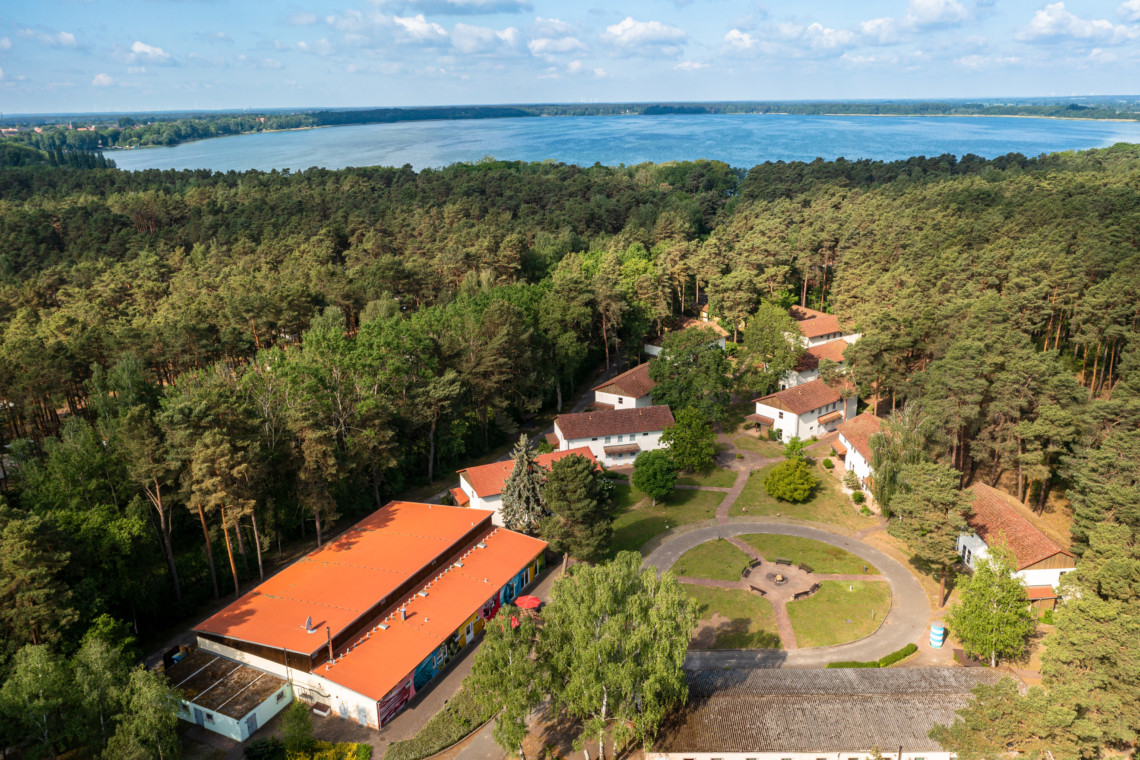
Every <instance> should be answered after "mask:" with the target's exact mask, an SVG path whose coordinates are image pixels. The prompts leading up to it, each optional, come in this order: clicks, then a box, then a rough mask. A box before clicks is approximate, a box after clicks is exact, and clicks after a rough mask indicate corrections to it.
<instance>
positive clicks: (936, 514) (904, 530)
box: [887, 462, 973, 604]
mask: <svg viewBox="0 0 1140 760" xmlns="http://www.w3.org/2000/svg"><path fill="white" fill-rule="evenodd" d="M961 477H962V476H961V473H959V472H958V471H957V470H955V469H953V468H951V467H947V466H946V465H944V464H935V463H933V462H923V463H920V464H908V465H904V466H903V467H902V468H901V469H900V470H899V480H898V483H899V490H898V492H897V493H896V494H895V495H894V497H893V498H892V500H891V506H892V509H891V511H892V513H893V515H894V517H893V518H892V519H891V521H890V524H889V525H888V526H887V532H888V533H890V534H891V535H892V536H894V537H895V538H899V539H902V540H903V541H905V542H906V544H907V546H909V547H910V549H911V551H913V552H914V559H915V560H916V561H917V562H919V563H920V565H922V566H925V567H927V568H929V569H930V570H931V571H933V572H935V573H937V574H938V578H939V589H938V599H939V602H940V603H941V604H945V603H946V602H945V599H946V576H947V574H948V573H949V572H950V570H951V568H953V567H954V565H955V564H956V563H957V562H958V536H959V535H960V534H961V533H962V532H963V531H964V530H965V529H966V516H967V515H968V514H969V513H970V502H971V501H972V500H973V493H972V492H969V491H960V490H958V482H959V480H961Z"/></svg>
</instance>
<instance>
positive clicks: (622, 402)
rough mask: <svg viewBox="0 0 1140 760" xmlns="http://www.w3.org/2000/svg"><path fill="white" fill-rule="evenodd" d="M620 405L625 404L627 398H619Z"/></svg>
mask: <svg viewBox="0 0 1140 760" xmlns="http://www.w3.org/2000/svg"><path fill="white" fill-rule="evenodd" d="M618 403H619V404H624V403H625V397H624V396H618Z"/></svg>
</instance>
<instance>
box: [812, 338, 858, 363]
mask: <svg viewBox="0 0 1140 760" xmlns="http://www.w3.org/2000/svg"><path fill="white" fill-rule="evenodd" d="M849 345H851V344H850V343H848V342H847V341H845V340H843V338H836V339H835V340H829V341H827V342H826V343H820V344H819V345H818V346H812V347H810V348H809V349H808V350H807V352H806V353H807V354H810V355H811V356H813V357H815V360H816V361H817V362H819V361H822V360H823V359H830V360H831V361H833V362H836V363H838V362H841V361H843V352H844V351H846V350H847V347H848V346H849Z"/></svg>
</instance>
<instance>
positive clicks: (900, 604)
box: [643, 518, 931, 669]
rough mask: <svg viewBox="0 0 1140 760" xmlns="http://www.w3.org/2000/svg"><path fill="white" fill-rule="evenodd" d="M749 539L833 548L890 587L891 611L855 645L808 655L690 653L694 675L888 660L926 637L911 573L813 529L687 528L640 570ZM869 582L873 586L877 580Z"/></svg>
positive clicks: (921, 599)
mask: <svg viewBox="0 0 1140 760" xmlns="http://www.w3.org/2000/svg"><path fill="white" fill-rule="evenodd" d="M748 533H774V534H777V535H782V536H797V537H799V538H807V539H811V540H813V541H819V542H820V543H824V544H830V545H832V546H837V547H839V548H840V549H844V550H845V551H848V552H850V553H852V554H854V555H856V556H857V557H860V558H862V559H865V560H867V561H868V562H869V563H871V564H872V565H874V566H875V567H877V568H879V572H880V574H881V576H882V579H883V580H886V581H887V582H888V583H889V584H890V586H891V596H892V601H891V610H890V612H889V613H888V614H887V617H886V619H885V620H884V621H883V624H882V625H880V626H879V629H878V630H877V631H875V632H874V633H872V634H871V635H869V636H866V637H864V638H862V639H859V640H858V641H852V642H849V643H847V644H838V645H836V646H830V647H813V648H811V649H792V650H784V649H721V650H701V651H691V652H689V654H688V657H687V658H686V660H685V667H687V668H694V669H698V668H699V669H704V668H726V667H737V668H739V667H752V668H818V667H823V666H824V665H827V664H828V663H830V662H839V661H844V660H861V661H870V660H877V659H879V658H880V657H882V656H883V655H887V654H890V653H891V652H894V651H896V650H898V649H901V648H903V647H904V646H906V645H907V644H910V643H912V642H915V641H917V640H918V639H919V638H920V637H921V636H922V635H923V634H924V633H925V632H926V622H927V621H928V620H929V619H930V612H931V610H930V603H929V602H928V601H927V598H926V592H924V591H923V590H922V586H920V585H919V583H918V581H917V580H916V579H915V578H914V576H913V575H911V574H910V571H908V570H907V569H906V568H905V567H903V566H902V565H900V564H899V563H898V562H896V561H895V560H893V559H891V558H890V557H888V556H887V555H886V554H883V553H882V552H881V551H879V550H878V549H875V548H874V547H872V546H868V545H867V544H865V543H863V542H862V541H858V540H856V539H854V538H850V537H848V536H842V535H839V534H836V533H830V532H828V531H825V530H820V529H818V528H809V527H807V526H804V525H790V524H788V523H784V522H779V523H777V522H768V521H765V520H762V519H757V520H755V521H752V520H748V521H742V520H739V518H738V519H737V520H736V521H734V522H731V523H720V524H714V525H707V526H705V527H701V528H696V529H691V528H688V527H686V528H683V529H679V532H675V534H674V535H672V536H670V537H668V538H666V539H665V540H664V541H663V542H662V543H661V544H659V545H658V546H657V548H655V549H654V550H653V551H652V552H650V553H649V556H647V557H646V558H645V560H644V562H643V566H644V567H654V568H656V569H657V571H658V572H659V573H660V572H664V571H666V570H668V569H669V568H671V567H673V565H674V564H675V563H676V562H677V560H678V559H680V557H681V555H682V554H684V553H685V552H687V551H689V550H690V549H693V548H695V547H697V546H699V545H701V544H703V543H706V542H708V541H713V540H716V539H718V538H724V539H728V540H730V541H733V538H734V537H735V536H740V535H743V534H748ZM733 543H736V541H733ZM859 579H860V580H868V579H871V578H869V577H868V576H859ZM873 579H874V580H878V579H879V578H873ZM785 617H786V616H785ZM778 622H779V621H778ZM789 630H790V626H789ZM784 633H785V632H784V630H783V628H782V626H781V630H780V635H781V638H783V636H784ZM784 640H785V641H792V642H794V641H795V639H794V635H793V636H792V638H790V639H784Z"/></svg>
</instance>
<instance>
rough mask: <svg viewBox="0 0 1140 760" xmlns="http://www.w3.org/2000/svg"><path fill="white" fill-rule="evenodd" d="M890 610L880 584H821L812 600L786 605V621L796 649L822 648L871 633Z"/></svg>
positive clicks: (885, 590) (888, 596) (885, 587)
mask: <svg viewBox="0 0 1140 760" xmlns="http://www.w3.org/2000/svg"><path fill="white" fill-rule="evenodd" d="M849 587H850V588H851V589H852V590H850V591H848V588H849ZM890 606H891V589H890V586H888V585H887V584H886V583H885V582H883V581H853V582H850V583H849V582H847V581H822V582H821V583H820V584H819V591H817V592H815V594H813V595H812V596H809V597H808V598H807V599H804V600H802V601H799V602H789V603H788V617H789V618H791V620H792V628H793V629H794V630H795V632H796V643H797V644H798V645H799V646H801V647H823V646H831V645H833V644H844V643H846V642H848V641H854V640H855V639H861V638H863V637H864V636H866V635H868V634H871V633H874V632H875V630H876V629H877V628H878V627H879V624H880V623H882V622H883V617H884V616H885V615H886V614H887V610H888V609H890ZM872 613H873V616H872ZM849 621H850V622H849Z"/></svg>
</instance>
